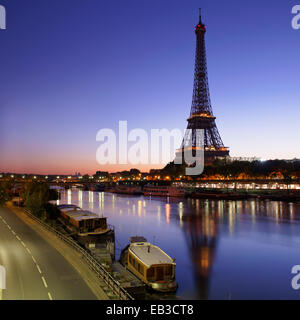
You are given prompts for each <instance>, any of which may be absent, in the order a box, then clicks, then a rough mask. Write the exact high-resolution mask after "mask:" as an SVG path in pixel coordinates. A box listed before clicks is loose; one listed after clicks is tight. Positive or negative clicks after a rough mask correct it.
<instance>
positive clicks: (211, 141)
mask: <svg viewBox="0 0 300 320" xmlns="http://www.w3.org/2000/svg"><path fill="white" fill-rule="evenodd" d="M195 33H196V39H197V41H196V57H195V72H194V88H193V100H192V107H191V113H190V117H189V118H188V119H187V121H188V126H187V131H186V134H185V137H184V140H183V143H182V145H181V148H180V149H179V151H178V152H177V157H178V156H181V157H182V152H183V151H184V149H185V148H192V149H193V150H196V149H197V148H199V141H197V134H196V133H197V131H196V130H197V129H202V130H203V131H204V134H203V141H202V143H200V144H201V146H200V148H203V149H204V159H205V163H206V164H208V163H211V162H212V161H213V160H214V159H216V157H226V156H229V149H228V148H227V147H225V146H224V144H223V141H222V139H221V136H220V134H219V131H218V128H217V126H216V122H215V119H216V117H215V116H214V114H213V111H212V106H211V100H210V93H209V86H208V75H207V61H206V49H205V34H206V26H205V24H203V23H202V18H201V10H200V15H199V23H198V24H197V26H196V27H195Z"/></svg>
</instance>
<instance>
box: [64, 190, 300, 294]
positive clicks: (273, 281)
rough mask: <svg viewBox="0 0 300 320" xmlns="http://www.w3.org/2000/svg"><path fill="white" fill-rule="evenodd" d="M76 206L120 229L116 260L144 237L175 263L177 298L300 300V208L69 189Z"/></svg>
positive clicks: (66, 200)
mask: <svg viewBox="0 0 300 320" xmlns="http://www.w3.org/2000/svg"><path fill="white" fill-rule="evenodd" d="M58 203H60V204H63V203H68V204H76V205H78V206H79V207H81V208H83V209H87V210H90V211H92V212H94V213H97V214H99V215H100V216H102V215H103V216H106V217H107V221H108V223H109V224H112V225H114V226H115V236H116V257H117V258H118V257H119V254H120V251H121V249H122V248H123V247H125V246H126V244H128V242H129V237H130V236H135V235H141V236H144V237H145V238H146V239H147V240H148V241H149V242H152V243H154V244H156V245H158V246H159V247H160V248H161V249H163V250H164V251H165V252H166V253H167V254H168V255H169V256H171V257H172V258H175V259H176V264H177V265H176V280H177V282H178V285H179V287H178V290H177V293H176V297H177V298H179V299H299V298H300V290H298V291H297V290H294V289H293V288H292V286H291V280H292V278H293V277H294V275H293V274H292V273H291V269H292V267H293V266H294V265H300V204H292V203H284V202H278V201H259V200H246V201H222V200H217V201H211V200H209V201H208V200H194V199H193V200H192V199H188V200H184V199H166V198H159V197H152V198H149V197H144V196H126V195H117V194H112V193H104V192H93V191H81V190H77V189H69V190H62V191H61V200H60V201H58Z"/></svg>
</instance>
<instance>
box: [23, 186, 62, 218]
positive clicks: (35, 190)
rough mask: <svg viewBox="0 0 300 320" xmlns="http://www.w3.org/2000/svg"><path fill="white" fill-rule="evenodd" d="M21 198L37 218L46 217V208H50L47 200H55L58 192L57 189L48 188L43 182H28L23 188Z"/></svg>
mask: <svg viewBox="0 0 300 320" xmlns="http://www.w3.org/2000/svg"><path fill="white" fill-rule="evenodd" d="M23 198H24V203H25V205H26V207H27V208H28V209H29V210H30V212H31V213H32V214H34V215H36V216H37V217H39V218H46V217H48V216H49V214H47V208H48V210H49V208H50V206H49V201H51V200H57V199H58V198H59V194H58V192H57V190H55V189H50V188H49V186H48V185H47V184H46V183H44V182H41V183H38V182H30V183H28V184H27V185H26V186H25V188H24V193H23ZM52 216H53V215H52Z"/></svg>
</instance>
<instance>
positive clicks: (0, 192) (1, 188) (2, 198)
mask: <svg viewBox="0 0 300 320" xmlns="http://www.w3.org/2000/svg"><path fill="white" fill-rule="evenodd" d="M11 199H12V193H11V192H10V188H9V185H8V184H7V183H4V182H2V183H0V206H4V205H5V203H6V202H7V201H9V200H11Z"/></svg>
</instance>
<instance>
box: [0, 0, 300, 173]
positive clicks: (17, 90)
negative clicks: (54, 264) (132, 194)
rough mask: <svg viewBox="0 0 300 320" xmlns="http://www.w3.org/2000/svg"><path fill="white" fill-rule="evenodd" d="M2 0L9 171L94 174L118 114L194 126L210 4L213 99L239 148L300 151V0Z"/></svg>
mask: <svg viewBox="0 0 300 320" xmlns="http://www.w3.org/2000/svg"><path fill="white" fill-rule="evenodd" d="M241 3H242V4H241ZM0 4H2V5H4V6H5V7H6V10H7V30H5V31H3V30H0V72H1V77H0V134H1V136H0V150H1V157H0V171H19V172H22V171H27V172H42V173H50V172H57V173H63V172H66V173H73V172H74V171H76V170H79V171H81V173H85V172H89V173H93V172H94V171H95V170H96V169H101V168H100V167H99V165H97V163H96V160H95V154H96V149H97V147H98V146H99V143H97V142H96V140H95V136H96V133H97V131H98V130H99V129H101V128H103V127H108V128H116V126H117V124H118V121H119V120H128V123H129V128H130V129H131V128H137V127H141V128H144V129H146V130H150V129H151V128H169V129H172V128H180V129H182V130H183V129H184V128H185V127H186V118H187V117H188V115H189V112H190V106H191V100H192V85H193V71H194V70H193V68H194V54H195V34H194V26H195V24H196V23H197V22H198V21H197V20H198V8H199V7H202V8H203V20H204V22H205V23H206V25H207V29H208V31H207V35H206V45H207V57H208V75H209V84H210V91H211V99H212V106H213V110H214V114H215V115H216V117H217V125H218V128H219V131H220V133H221V136H222V138H223V140H224V143H225V145H226V146H229V147H230V150H231V155H233V156H259V157H262V158H293V157H300V148H299V141H300V131H299V129H298V127H299V119H300V110H299V104H300V90H299V70H300V59H299V52H300V30H298V31H296V30H293V29H292V27H291V19H292V14H291V9H292V7H293V5H295V4H299V1H298V2H297V0H295V1H287V0H277V1H271V0H263V1H262V0H260V1H258V0H252V1H248V0H247V1H242V2H241V1H238V0H227V1H221V0H219V1H216V0H209V1H208V0H206V1H204V0H202V1H199V0H198V1H196V0H189V1H177V0H173V1H169V0H163V1H162V0H152V1H145V0H128V1H108V0H107V1H102V0H101V1H100V0H51V1H50V0H22V1H20V0H0ZM150 167H151V166H150ZM114 169H117V168H113V169H112V170H114Z"/></svg>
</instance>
